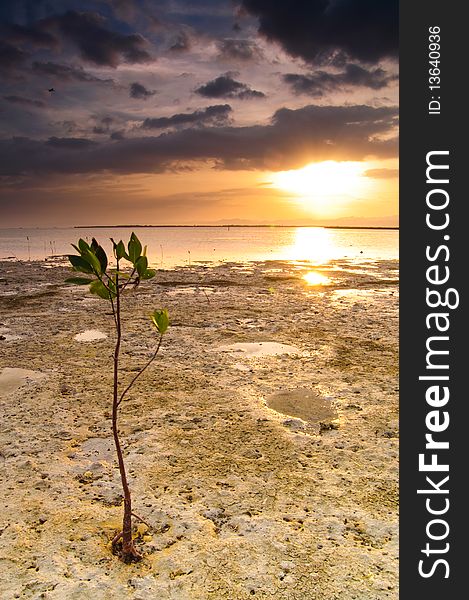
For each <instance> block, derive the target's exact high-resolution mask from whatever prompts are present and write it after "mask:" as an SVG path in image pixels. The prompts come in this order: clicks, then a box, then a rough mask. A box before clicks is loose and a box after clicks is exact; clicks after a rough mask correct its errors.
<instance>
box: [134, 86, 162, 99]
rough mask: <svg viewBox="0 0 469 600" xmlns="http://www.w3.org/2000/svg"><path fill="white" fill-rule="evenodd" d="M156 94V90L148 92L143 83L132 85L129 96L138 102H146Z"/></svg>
mask: <svg viewBox="0 0 469 600" xmlns="http://www.w3.org/2000/svg"><path fill="white" fill-rule="evenodd" d="M155 94H156V91H155V90H147V88H146V87H145V86H144V85H142V84H141V83H137V82H135V83H131V84H130V87H129V96H130V97H131V98H137V99H138V100H146V99H147V98H151V96H154V95H155Z"/></svg>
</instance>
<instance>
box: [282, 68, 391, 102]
mask: <svg viewBox="0 0 469 600" xmlns="http://www.w3.org/2000/svg"><path fill="white" fill-rule="evenodd" d="M396 79H397V76H396V75H389V74H388V73H386V71H384V70H383V69H380V68H377V69H371V70H367V69H364V68H363V67H360V66H359V65H355V64H348V65H346V66H345V71H343V72H342V73H328V72H326V71H316V72H315V73H312V74H311V75H298V74H294V73H288V74H286V75H284V76H283V80H284V81H285V83H288V84H289V85H291V87H292V89H293V91H294V92H295V94H308V95H310V96H317V97H319V96H323V95H324V93H325V92H332V91H335V90H339V89H342V88H345V87H350V86H356V87H358V86H363V87H369V88H371V89H373V90H380V89H381V88H383V87H386V86H387V85H388V84H389V83H390V82H392V81H394V80H396Z"/></svg>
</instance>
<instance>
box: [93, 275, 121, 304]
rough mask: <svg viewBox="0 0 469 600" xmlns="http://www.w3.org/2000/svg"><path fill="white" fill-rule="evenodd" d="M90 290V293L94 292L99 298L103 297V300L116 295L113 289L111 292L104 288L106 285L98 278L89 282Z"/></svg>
mask: <svg viewBox="0 0 469 600" xmlns="http://www.w3.org/2000/svg"><path fill="white" fill-rule="evenodd" d="M109 287H111V286H109ZM111 289H112V288H111ZM90 292H91V293H92V294H96V295H97V296H99V297H100V298H104V300H110V299H111V298H115V297H116V294H115V292H114V290H112V292H110V291H109V290H108V289H107V288H106V286H105V285H104V284H103V283H102V281H99V279H97V280H95V281H93V282H92V283H91V285H90Z"/></svg>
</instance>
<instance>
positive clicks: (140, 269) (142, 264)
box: [135, 256, 148, 277]
mask: <svg viewBox="0 0 469 600" xmlns="http://www.w3.org/2000/svg"><path fill="white" fill-rule="evenodd" d="M147 267H148V259H147V257H146V256H141V257H140V258H139V259H137V262H136V263H135V268H136V269H137V273H138V274H139V276H140V277H142V276H143V274H144V273H145V272H146V270H147Z"/></svg>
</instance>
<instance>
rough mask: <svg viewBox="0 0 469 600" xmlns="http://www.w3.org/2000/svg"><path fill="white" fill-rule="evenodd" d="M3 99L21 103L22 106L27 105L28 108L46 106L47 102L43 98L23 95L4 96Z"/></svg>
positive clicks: (12, 102)
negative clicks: (35, 98)
mask: <svg viewBox="0 0 469 600" xmlns="http://www.w3.org/2000/svg"><path fill="white" fill-rule="evenodd" d="M3 99H4V100H6V101H7V102H10V103H11V104H19V105H20V106H26V107H28V108H44V107H45V106H46V104H45V102H42V100H31V99H30V98H24V97H23V96H3Z"/></svg>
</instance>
